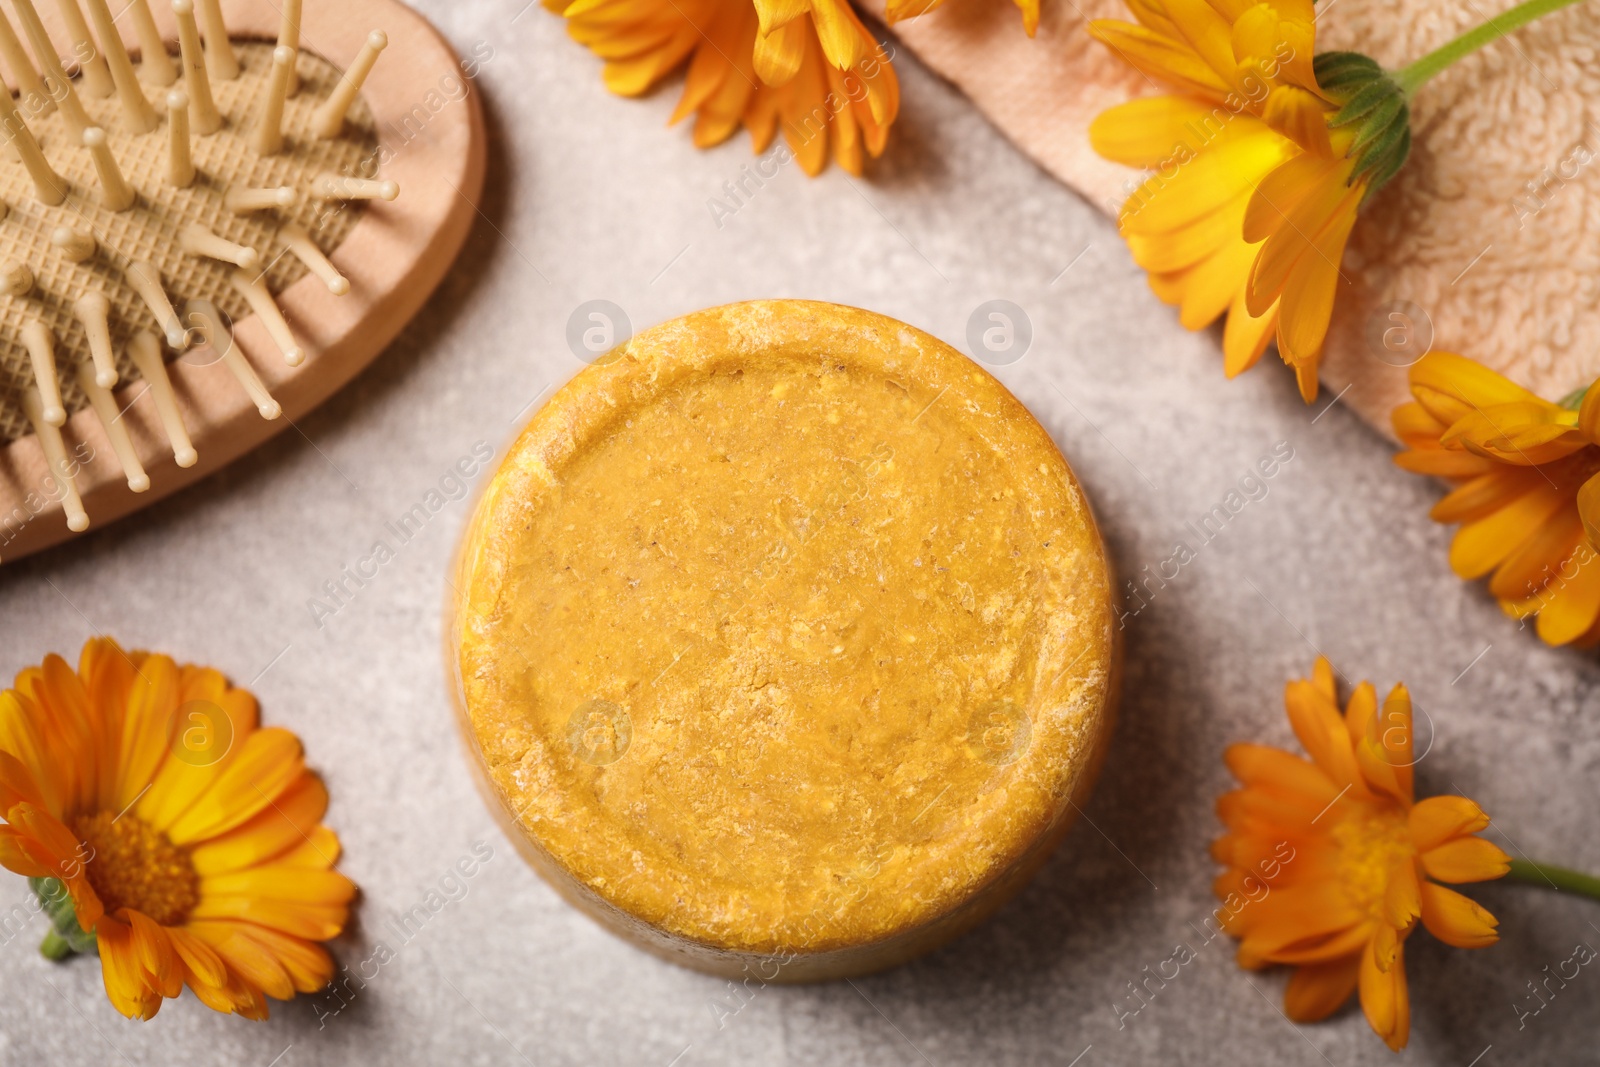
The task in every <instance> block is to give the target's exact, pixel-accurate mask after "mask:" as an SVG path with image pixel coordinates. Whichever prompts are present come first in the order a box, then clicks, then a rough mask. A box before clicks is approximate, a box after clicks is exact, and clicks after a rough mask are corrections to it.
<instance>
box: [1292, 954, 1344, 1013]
mask: <svg viewBox="0 0 1600 1067" xmlns="http://www.w3.org/2000/svg"><path fill="white" fill-rule="evenodd" d="M1360 972H1361V955H1360V953H1356V954H1353V955H1350V956H1346V957H1344V958H1343V959H1338V960H1332V961H1330V962H1328V963H1313V964H1307V965H1306V966H1303V967H1299V968H1296V969H1295V972H1294V974H1293V975H1291V976H1290V978H1289V986H1288V988H1287V989H1285V990H1284V992H1283V1013H1284V1014H1285V1015H1287V1016H1288V1017H1289V1018H1291V1019H1293V1020H1294V1021H1295V1022H1297V1023H1314V1022H1320V1021H1321V1020H1323V1019H1326V1018H1327V1017H1328V1016H1330V1015H1332V1014H1333V1013H1334V1012H1336V1011H1338V1010H1339V1007H1340V1005H1342V1004H1343V1003H1344V1002H1345V1001H1347V1000H1349V999H1350V994H1351V993H1354V992H1355V991H1356V979H1357V976H1358V975H1359V974H1360Z"/></svg>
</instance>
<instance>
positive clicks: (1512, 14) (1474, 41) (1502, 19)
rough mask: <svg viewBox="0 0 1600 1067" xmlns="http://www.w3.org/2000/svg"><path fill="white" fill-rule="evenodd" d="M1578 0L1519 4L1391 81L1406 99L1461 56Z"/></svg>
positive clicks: (1404, 68) (1538, 0)
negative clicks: (1394, 82) (1395, 83)
mask: <svg viewBox="0 0 1600 1067" xmlns="http://www.w3.org/2000/svg"><path fill="white" fill-rule="evenodd" d="M1577 2H1578V0H1523V2H1522V3H1520V4H1518V5H1517V6H1516V7H1514V8H1512V9H1511V10H1510V11H1507V12H1505V13H1503V14H1500V15H1496V16H1494V17H1493V18H1491V19H1490V20H1489V21H1488V22H1485V23H1484V24H1483V25H1482V26H1478V27H1476V28H1474V29H1471V30H1468V31H1467V32H1466V33H1463V34H1462V35H1461V36H1460V37H1457V38H1456V39H1455V40H1453V41H1451V42H1450V43H1449V44H1447V45H1445V46H1444V47H1443V48H1436V49H1434V50H1433V51H1432V52H1429V53H1428V54H1427V55H1425V56H1423V57H1422V58H1421V59H1419V60H1417V61H1416V62H1415V63H1412V64H1411V65H1410V66H1407V67H1403V68H1401V69H1400V70H1398V71H1396V72H1395V75H1394V80H1395V81H1396V82H1397V83H1399V85H1400V88H1401V90H1402V91H1403V92H1404V93H1405V94H1406V95H1407V96H1410V95H1411V94H1412V93H1414V92H1415V91H1416V90H1417V87H1418V86H1420V85H1421V84H1422V83H1423V82H1425V81H1427V80H1428V79H1429V78H1431V77H1433V76H1434V75H1435V74H1437V73H1439V72H1440V71H1441V70H1443V69H1444V68H1446V67H1448V66H1449V65H1450V64H1452V63H1454V62H1455V61H1456V60H1458V59H1460V58H1461V57H1462V56H1464V55H1467V54H1468V53H1471V52H1476V51H1477V50H1478V49H1480V48H1482V47H1483V46H1484V45H1486V44H1488V43H1490V42H1491V41H1497V40H1499V39H1500V38H1501V37H1504V36H1505V35H1506V34H1508V33H1510V32H1512V31H1513V30H1517V29H1521V28H1522V27H1523V26H1526V25H1527V24H1528V23H1530V22H1532V21H1533V20H1534V19H1538V18H1543V17H1544V16H1546V15H1548V14H1550V13H1551V12H1552V11H1559V10H1561V9H1562V8H1564V7H1566V6H1567V5H1568V4H1575V3H1577Z"/></svg>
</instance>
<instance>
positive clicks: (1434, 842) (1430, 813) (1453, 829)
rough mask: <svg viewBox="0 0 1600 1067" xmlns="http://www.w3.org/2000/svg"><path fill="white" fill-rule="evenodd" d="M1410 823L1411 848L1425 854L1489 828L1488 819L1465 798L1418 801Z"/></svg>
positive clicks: (1437, 797) (1412, 811)
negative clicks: (1454, 840)
mask: <svg viewBox="0 0 1600 1067" xmlns="http://www.w3.org/2000/svg"><path fill="white" fill-rule="evenodd" d="M1407 822H1408V824H1409V826H1410V828H1411V842H1412V844H1413V845H1415V846H1416V849H1417V852H1418V853H1423V852H1428V851H1430V850H1432V849H1435V848H1437V847H1439V846H1440V845H1442V844H1444V843H1445V842H1446V841H1449V840H1451V839H1452V838H1456V837H1465V836H1467V835H1469V834H1475V833H1477V832H1478V831H1479V830H1482V829H1484V828H1485V827H1486V826H1488V825H1489V816H1487V815H1485V814H1484V812H1483V809H1482V808H1480V807H1478V805H1477V804H1475V803H1473V802H1472V801H1470V800H1468V799H1467V798H1466V797H1458V796H1449V795H1445V796H1436V797H1426V798H1424V799H1422V800H1419V801H1417V803H1416V805H1415V806H1413V807H1412V809H1411V813H1410V815H1409V816H1408V817H1407Z"/></svg>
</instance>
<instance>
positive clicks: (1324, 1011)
mask: <svg viewBox="0 0 1600 1067" xmlns="http://www.w3.org/2000/svg"><path fill="white" fill-rule="evenodd" d="M1285 703H1286V704H1287V705H1288V711H1289V722H1290V724H1291V725H1292V726H1293V727H1294V732H1295V736H1296V737H1298V738H1299V739H1300V744H1301V746H1302V747H1303V748H1304V749H1305V751H1306V753H1307V754H1308V755H1309V756H1310V758H1309V759H1307V758H1305V757H1303V756H1297V755H1295V754H1293V753H1290V752H1285V751H1284V750H1282V749H1279V748H1272V747H1269V746H1267V745H1254V744H1238V745H1232V746H1230V747H1229V748H1228V751H1227V755H1226V759H1227V762H1228V768H1229V769H1230V770H1231V771H1233V774H1234V777H1236V778H1238V779H1239V781H1240V783H1242V788H1240V789H1237V790H1235V791H1233V792H1231V793H1227V794H1224V795H1223V797H1222V798H1221V799H1220V800H1218V802H1217V813H1218V815H1219V816H1221V818H1222V821H1223V823H1224V824H1225V825H1226V826H1227V833H1226V834H1224V835H1223V836H1222V837H1220V838H1218V839H1217V840H1216V841H1215V842H1214V843H1213V844H1212V848H1211V851H1212V854H1213V856H1215V857H1216V859H1217V861H1218V862H1219V863H1223V864H1226V865H1227V868H1228V869H1227V870H1226V871H1225V872H1224V873H1223V874H1222V875H1221V876H1220V877H1219V878H1218V879H1217V882H1216V892H1217V895H1218V896H1219V897H1222V898H1223V899H1224V900H1228V899H1239V900H1241V901H1244V903H1243V904H1242V905H1241V906H1240V907H1238V908H1237V909H1234V908H1229V909H1227V911H1226V912H1225V913H1223V914H1225V920H1224V929H1226V930H1227V931H1228V932H1229V933H1230V934H1232V935H1233V936H1235V937H1237V938H1239V952H1238V959H1239V965H1240V966H1241V967H1247V968H1251V969H1255V968H1260V967H1265V966H1267V965H1269V964H1275V963H1277V964H1288V965H1290V966H1293V967H1294V968H1296V970H1295V972H1294V975H1293V976H1292V977H1291V978H1290V979H1289V987H1288V990H1287V991H1286V993H1285V994H1284V1011H1285V1013H1286V1014H1287V1015H1288V1016H1289V1017H1290V1018H1291V1019H1294V1020H1296V1021H1298V1022H1313V1021H1316V1020H1318V1019H1323V1018H1326V1017H1327V1016H1329V1015H1331V1014H1332V1013H1333V1012H1334V1011H1336V1010H1337V1009H1338V1008H1339V1006H1340V1005H1342V1004H1344V1003H1345V1001H1347V1000H1349V999H1350V994H1352V993H1355V992H1357V991H1358V990H1359V992H1360V995H1361V1009H1362V1011H1363V1012H1365V1013H1366V1017H1367V1022H1368V1023H1370V1024H1371V1026H1372V1029H1373V1030H1374V1031H1376V1032H1377V1034H1378V1036H1379V1037H1381V1038H1383V1040H1384V1042H1385V1043H1386V1044H1387V1045H1388V1046H1389V1047H1390V1048H1392V1049H1395V1050H1396V1051H1398V1050H1399V1049H1402V1048H1404V1047H1405V1045H1406V1040H1407V1037H1408V1036H1409V1033H1410V1028H1411V1008H1410V997H1409V994H1408V992H1407V987H1406V974H1405V941H1406V938H1407V937H1409V936H1410V934H1411V932H1412V931H1413V930H1414V929H1415V928H1416V924H1417V920H1418V919H1421V920H1422V925H1424V926H1426V927H1427V928H1428V932H1429V933H1431V934H1433V936H1434V937H1437V938H1438V939H1439V940H1441V941H1443V942H1444V943H1445V944H1448V945H1454V946H1456V947H1457V948H1482V947H1484V946H1486V945H1491V944H1493V943H1494V942H1495V940H1496V939H1497V937H1498V935H1497V934H1496V933H1495V926H1496V920H1495V918H1494V916H1492V915H1490V914H1489V913H1488V912H1487V911H1485V910H1484V909H1483V908H1481V907H1479V906H1478V905H1477V904H1475V903H1473V902H1472V901H1471V900H1469V899H1468V898H1467V897H1465V896H1462V895H1461V894H1460V893H1457V892H1456V891H1455V890H1453V889H1448V888H1446V887H1445V886H1444V885H1442V884H1440V883H1443V882H1482V881H1487V880H1489V879H1491V878H1499V877H1501V876H1502V875H1504V874H1506V872H1507V871H1508V870H1509V869H1510V858H1509V857H1508V856H1507V855H1506V854H1505V853H1504V852H1502V851H1501V850H1500V849H1499V848H1498V847H1496V846H1495V845H1494V844H1493V843H1491V842H1489V841H1486V840H1484V839H1483V838H1481V837H1478V836H1475V835H1476V834H1477V832H1478V831H1480V830H1482V829H1484V828H1485V827H1487V826H1488V825H1489V817H1488V816H1487V815H1485V814H1484V813H1483V811H1482V810H1481V809H1480V808H1479V807H1478V806H1477V805H1476V804H1474V803H1473V802H1472V801H1470V800H1468V799H1466V798H1465V797H1459V796H1435V797H1428V798H1426V799H1424V800H1415V799H1414V798H1413V793H1412V764H1413V762H1414V757H1413V754H1412V731H1411V697H1410V694H1408V693H1407V692H1406V688H1405V686H1403V685H1397V686H1395V687H1394V689H1393V690H1392V691H1391V692H1390V693H1389V695H1388V696H1387V697H1386V698H1385V699H1384V701H1383V704H1382V706H1381V707H1380V706H1379V704H1378V697H1377V692H1376V690H1374V689H1373V687H1372V685H1371V684H1370V683H1368V682H1362V683H1361V684H1360V685H1359V686H1357V687H1356V689H1355V691H1354V692H1353V693H1351V694H1350V699H1349V703H1348V704H1347V705H1346V707H1345V709H1344V711H1343V713H1341V712H1340V710H1339V704H1338V697H1337V692H1336V689H1335V686H1334V677H1333V668H1332V666H1330V665H1329V663H1328V661H1327V660H1326V659H1323V658H1321V657H1319V658H1318V659H1317V662H1316V665H1315V666H1314V667H1313V668H1312V671H1311V677H1310V678H1308V679H1300V680H1297V681H1293V682H1290V683H1289V685H1288V687H1287V691H1286V693H1285Z"/></svg>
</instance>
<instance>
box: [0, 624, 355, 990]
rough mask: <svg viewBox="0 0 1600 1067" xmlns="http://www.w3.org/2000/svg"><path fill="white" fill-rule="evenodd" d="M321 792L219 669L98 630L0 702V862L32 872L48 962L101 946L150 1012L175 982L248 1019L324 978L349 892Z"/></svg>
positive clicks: (119, 979) (293, 746)
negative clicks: (73, 660)
mask: <svg viewBox="0 0 1600 1067" xmlns="http://www.w3.org/2000/svg"><path fill="white" fill-rule="evenodd" d="M327 806H328V793H327V790H326V789H325V788H323V785H322V782H321V781H320V780H319V779H318V778H317V777H316V775H314V774H313V773H311V772H310V771H308V770H307V769H306V767H305V763H304V760H303V758H302V755H301V749H300V742H299V740H298V739H297V738H296V737H295V736H294V735H293V734H291V733H289V732H288V731H286V730H282V729H278V728H265V729H263V728H261V726H260V724H259V723H258V721H257V714H256V702H255V698H254V697H252V696H251V695H250V694H249V693H248V692H246V691H244V690H242V689H237V688H234V687H233V686H231V685H229V684H228V683H227V681H226V680H225V679H224V678H223V677H222V675H221V674H219V673H218V672H217V671H214V670H211V669H209V668H204V667H196V666H192V665H188V664H185V665H181V666H180V665H179V664H177V663H174V662H173V661H172V660H171V659H170V658H168V657H166V656H162V655H158V654H154V653H148V652H125V651H124V650H123V649H122V648H121V647H120V646H119V645H118V644H117V643H116V642H115V641H112V640H110V639H109V638H103V637H97V638H93V639H91V640H90V641H89V642H88V643H87V644H85V645H84V647H83V653H82V655H81V656H80V658H79V662H78V667H77V669H76V670H74V669H73V668H72V667H71V666H69V665H68V664H67V662H66V661H65V660H63V659H62V658H61V657H60V656H56V655H51V656H47V657H46V658H45V661H44V662H43V663H42V664H40V665H39V666H37V667H28V668H26V669H24V670H23V671H22V672H20V673H19V674H18V675H17V678H16V682H15V684H14V686H13V687H12V688H11V689H7V690H5V691H4V692H0V817H3V818H4V820H5V825H3V826H0V865H3V866H5V867H6V868H7V869H9V870H11V871H13V872H15V873H17V874H21V875H25V876H27V877H28V878H31V879H35V882H34V888H35V893H36V894H37V895H38V897H39V899H40V903H41V905H42V906H43V909H44V911H45V912H46V913H47V915H48V916H49V918H50V919H51V931H50V933H49V934H48V935H47V936H46V938H45V943H44V945H43V946H41V949H42V951H44V953H45V954H46V955H48V956H50V957H51V958H55V959H60V958H63V957H65V956H67V955H70V954H72V953H74V952H89V951H98V953H99V956H100V969H101V974H102V977H103V980H104V983H105V990H106V996H107V998H108V999H110V1001H111V1003H112V1006H113V1007H115V1008H116V1009H117V1011H119V1012H121V1013H122V1014H123V1015H125V1016H127V1017H128V1018H130V1019H131V1018H139V1019H149V1018H150V1017H152V1016H153V1015H155V1014H156V1012H157V1011H158V1010H159V1009H160V1007H161V1003H162V1001H163V1000H167V999H170V998H173V997H176V996H178V995H179V994H180V993H181V992H182V991H183V988H184V986H188V987H189V989H190V990H191V991H192V992H193V993H194V994H195V996H196V998H197V999H198V1000H199V1001H200V1002H201V1003H203V1004H205V1005H207V1006H208V1007H210V1008H213V1009H215V1010H217V1011H220V1012H228V1013H234V1014H238V1015H243V1016H245V1017H246V1018H250V1019H265V1018H266V1017H267V1005H266V999H265V998H266V997H274V998H276V999H279V1000H285V999H288V998H290V997H293V996H294V995H295V994H296V993H311V992H315V991H317V990H318V989H321V988H322V987H323V986H325V985H326V984H327V983H328V981H329V980H330V979H331V978H332V976H333V961H332V959H331V957H329V955H328V953H327V951H326V950H325V949H324V948H323V947H322V945H321V944H320V942H323V941H327V940H329V939H331V938H333V937H336V936H338V934H339V933H340V931H341V930H343V928H344V925H345V921H346V919H347V918H348V914H349V906H350V902H351V900H352V899H353V898H354V896H355V893H356V887H355V884H354V883H352V882H351V881H350V880H349V879H348V878H346V877H345V876H344V875H342V874H339V873H338V872H337V871H335V870H333V865H334V861H335V860H336V859H337V858H338V855H339V841H338V838H337V837H336V836H335V835H334V834H333V832H332V831H330V830H329V829H328V828H327V827H325V826H323V825H322V823H321V820H322V816H323V814H324V812H325V811H326V810H327Z"/></svg>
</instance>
